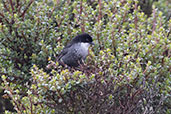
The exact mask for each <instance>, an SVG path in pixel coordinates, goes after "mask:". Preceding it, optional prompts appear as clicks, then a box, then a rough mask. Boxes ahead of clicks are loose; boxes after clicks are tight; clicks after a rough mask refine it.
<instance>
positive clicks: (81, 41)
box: [58, 33, 94, 67]
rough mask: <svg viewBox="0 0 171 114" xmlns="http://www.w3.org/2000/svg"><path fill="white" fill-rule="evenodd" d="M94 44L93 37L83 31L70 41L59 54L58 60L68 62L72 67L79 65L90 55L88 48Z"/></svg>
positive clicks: (61, 62)
mask: <svg viewBox="0 0 171 114" xmlns="http://www.w3.org/2000/svg"><path fill="white" fill-rule="evenodd" d="M92 44H94V43H93V39H92V37H91V36H90V35H89V34H87V33H83V34H80V35H78V36H76V37H75V38H73V39H72V41H71V42H69V43H68V44H67V45H66V46H65V47H64V49H63V50H62V51H61V53H60V54H59V56H58V62H59V63H60V64H62V65H63V64H66V65H68V66H70V67H77V66H79V64H81V63H82V61H83V60H85V59H86V57H87V55H88V48H89V46H90V45H92Z"/></svg>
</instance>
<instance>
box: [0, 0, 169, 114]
mask: <svg viewBox="0 0 171 114" xmlns="http://www.w3.org/2000/svg"><path fill="white" fill-rule="evenodd" d="M17 4H18V5H17ZM24 4H26V5H24ZM6 5H9V6H6ZM22 5H23V6H22ZM1 6H3V7H2V9H3V10H1V11H2V12H0V14H1V17H0V22H1V31H2V33H0V40H1V47H2V48H1V50H0V52H1V55H2V56H1V57H0V60H1V61H2V62H1V63H0V68H1V70H0V71H1V72H2V73H1V75H4V76H3V84H2V87H3V89H5V93H6V94H7V95H8V96H9V97H10V98H11V99H12V102H13V104H14V106H15V110H16V111H17V113H33V112H34V113H64V114H66V113H93V114H94V113H100V114H101V113H112V114H113V113H114V114H115V113H119V114H121V113H125V114H127V113H128V114H129V113H131V114H134V113H153V114H156V113H158V114H160V113H168V114H169V113H170V109H169V106H170V98H169V97H170V94H169V92H170V75H171V74H170V72H171V71H170V69H171V67H170V66H171V59H170V52H171V45H170V40H171V38H170V29H171V24H170V23H171V20H169V21H168V22H167V21H166V20H164V17H163V13H162V12H161V11H159V10H157V9H156V8H155V6H153V10H152V14H151V16H150V17H148V18H147V16H146V15H145V14H144V13H143V12H141V9H140V6H139V5H138V1H137V0H134V1H132V0H127V1H125V0H123V1H119V0H115V1H101V0H99V1H94V2H92V1H70V0H69V1H61V2H59V1H55V2H52V1H50V2H47V1H46V2H41V1H33V0H32V1H30V2H27V1H19V2H17V1H16V2H14V3H13V4H10V2H9V3H7V2H4V3H1ZM9 9H10V10H9ZM8 22H9V23H8ZM81 32H88V33H89V34H91V36H93V38H94V41H95V44H96V45H95V46H94V47H93V48H92V51H91V50H90V55H89V57H88V58H87V61H86V65H83V66H81V67H80V68H79V69H77V70H76V69H67V68H62V67H61V66H59V65H58V63H56V65H55V68H52V69H51V71H49V72H47V70H46V69H45V66H46V65H47V63H48V61H49V62H50V61H54V60H55V56H56V55H57V54H58V53H59V52H60V50H61V49H62V47H63V44H66V43H67V42H68V41H69V40H70V38H71V37H74V36H75V35H76V34H78V33H81ZM34 64H36V65H34ZM32 66H33V67H32ZM31 67H32V68H31ZM30 69H31V71H30ZM23 78H24V80H26V82H28V80H30V81H29V82H30V83H23ZM21 82H22V83H21ZM23 85H24V86H23ZM6 113H10V112H7V111H6Z"/></svg>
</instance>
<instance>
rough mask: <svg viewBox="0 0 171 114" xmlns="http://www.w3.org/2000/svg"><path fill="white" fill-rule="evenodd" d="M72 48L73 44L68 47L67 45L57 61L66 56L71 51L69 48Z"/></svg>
mask: <svg viewBox="0 0 171 114" xmlns="http://www.w3.org/2000/svg"><path fill="white" fill-rule="evenodd" d="M71 46H72V44H71V43H69V44H68V45H66V46H65V47H64V48H63V50H62V51H61V52H60V53H59V55H58V57H57V61H59V60H60V59H61V58H62V57H63V56H64V55H66V54H67V53H68V51H69V48H70V47H71Z"/></svg>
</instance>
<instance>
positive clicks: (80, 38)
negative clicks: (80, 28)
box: [72, 33, 94, 45]
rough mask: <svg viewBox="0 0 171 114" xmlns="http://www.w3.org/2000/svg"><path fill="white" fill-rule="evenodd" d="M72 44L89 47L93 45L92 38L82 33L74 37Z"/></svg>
mask: <svg viewBox="0 0 171 114" xmlns="http://www.w3.org/2000/svg"><path fill="white" fill-rule="evenodd" d="M72 43H88V44H90V45H94V43H93V38H92V37H91V36H90V35H89V34H87V33H83V34H80V35H78V36H76V37H75V38H74V39H73V40H72Z"/></svg>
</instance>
